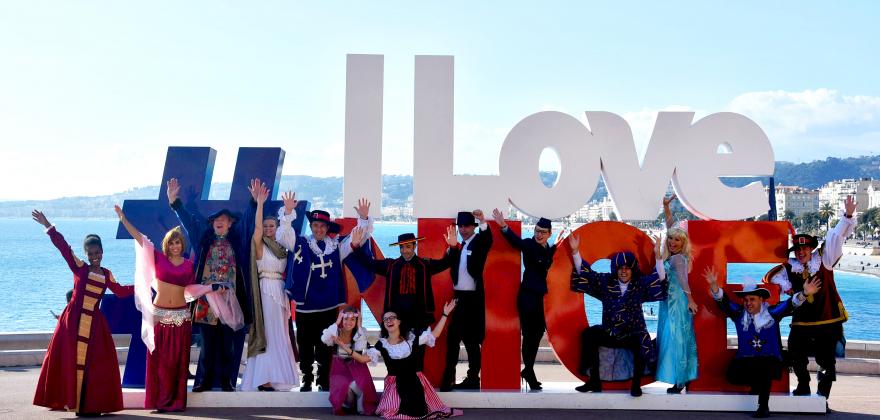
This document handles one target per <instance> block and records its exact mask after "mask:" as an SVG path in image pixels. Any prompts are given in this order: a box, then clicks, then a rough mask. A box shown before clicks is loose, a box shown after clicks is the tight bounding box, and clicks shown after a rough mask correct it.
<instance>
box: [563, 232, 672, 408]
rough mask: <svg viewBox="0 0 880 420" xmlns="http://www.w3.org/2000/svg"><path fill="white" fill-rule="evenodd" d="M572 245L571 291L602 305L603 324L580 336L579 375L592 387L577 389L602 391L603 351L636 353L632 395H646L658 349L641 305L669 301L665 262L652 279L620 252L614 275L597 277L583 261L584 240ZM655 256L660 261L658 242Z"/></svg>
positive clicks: (629, 255)
mask: <svg viewBox="0 0 880 420" xmlns="http://www.w3.org/2000/svg"><path fill="white" fill-rule="evenodd" d="M569 244H570V245H571V249H572V258H573V259H574V267H575V269H574V271H573V273H572V275H571V290H573V291H575V292H581V293H586V294H588V295H590V296H592V297H594V298H596V299H598V300H599V301H601V302H602V324H600V325H593V326H591V327H589V328H587V329H585V330H584V332H583V333H582V335H581V366H580V373H581V374H582V375H589V376H590V379H589V381H588V382H587V383H585V384H583V385H581V386H578V387H576V388H575V389H576V390H578V391H580V392H602V381H601V379H600V378H599V347H600V346H601V347H612V348H624V349H627V350H630V351H632V355H633V376H632V385H631V386H630V395H632V396H634V397H638V396H641V395H642V387H641V380H642V374H643V373H644V371H645V365H646V364H647V362H648V361H649V360H651V358H652V356H653V354H654V344H653V342H652V341H651V336H650V335H649V334H648V328H647V326H646V325H645V316H644V313H643V312H642V304H643V303H645V302H656V301H660V300H663V299H666V295H667V287H668V283H667V281H666V274H665V270H664V268H663V261H662V260H659V259H658V260H657V261H656V264H655V270H654V271H653V272H652V273H651V274H648V275H642V274H641V272H640V271H639V263H638V261H637V260H636V256H635V254H633V253H632V252H618V253H616V254H614V255H613V256H612V257H611V273H597V272H595V271H593V270H591V269H590V265H589V264H587V263H586V262H584V261H583V259H582V258H581V255H580V252H579V251H578V247H579V246H580V239H579V238H578V237H577V236H575V235H571V236H570V237H569ZM654 255H655V256H657V257H658V258H659V256H660V241H659V240H656V241H655V245H654Z"/></svg>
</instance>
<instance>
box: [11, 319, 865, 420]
mask: <svg viewBox="0 0 880 420" xmlns="http://www.w3.org/2000/svg"><path fill="white" fill-rule="evenodd" d="M371 335H375V332H373V333H372V334H371ZM50 336H51V334H50V333H17V334H10V333H6V334H0V419H7V418H8V419H31V418H33V419H40V418H47V419H51V418H73V417H74V415H73V414H72V413H65V412H52V411H48V410H45V409H43V408H41V407H34V406H33V405H31V400H32V398H33V391H34V389H35V386H36V382H37V378H38V376H39V366H38V364H39V363H40V361H41V358H42V355H43V354H44V353H45V345H46V343H48V340H49V338H50ZM114 339H115V341H116V344H117V353H118V355H119V359H120V361H124V360H125V357H126V352H127V345H128V341H129V338H128V337H127V336H124V335H115V336H114ZM735 343H736V342H735V340H729V342H728V345H729V347H730V346H731V345H735ZM192 355H193V360H196V358H197V356H198V349H197V348H195V347H193V349H192ZM462 356H464V354H462ZM847 356H848V357H847V358H846V359H839V360H838V367H839V369H840V371H841V372H842V374H840V375H839V380H838V382H837V383H836V384H835V386H834V389H833V391H832V398H831V401H830V407H831V409H832V410H834V412H833V413H831V414H830V415H828V416H827V417H828V418H868V417H878V418H880V402H878V401H877V400H878V399H877V398H876V394H877V391H878V390H880V343H877V342H865V341H850V342H849V343H848V345H847ZM463 358H464V357H462V359H463ZM811 367H812V366H811ZM123 368H124V366H123V365H120V369H123ZM465 369H466V366H465V365H464V364H462V365H461V366H460V368H459V370H460V371H464V370H465ZM191 370H195V365H193V366H191ZM370 370H371V372H372V374H373V378H374V380H375V381H376V382H377V388H378V389H380V390H381V381H382V378H384V376H385V367H384V365H382V364H379V365H378V366H375V367H371V368H370ZM536 370H537V374H538V377H539V378H540V379H541V380H542V381H543V382H544V388H545V390H544V391H542V392H539V393H534V392H521V393H507V392H505V393H492V392H485V393H473V392H465V393H462V392H455V393H448V394H442V398H443V399H444V400H445V401H447V402H448V403H449V404H450V405H453V406H457V407H461V408H464V409H465V415H466V416H468V417H486V418H517V419H519V418H526V419H527V418H535V419H537V418H542V419H543V418H547V417H548V416H552V417H554V418H563V419H564V418H581V417H584V416H586V417H591V416H597V417H598V416H602V417H603V418H612V419H616V418H621V419H624V418H625V419H632V418H635V419H640V418H651V419H681V418H688V419H697V418H706V417H712V418H747V416H746V413H743V412H742V411H749V410H753V407H754V401H753V400H754V398H755V397H753V396H747V395H733V396H731V395H726V396H721V395H718V394H713V393H705V394H698V393H693V394H690V395H681V396H669V395H667V394H666V393H665V389H666V385H664V384H660V383H655V384H652V385H648V386H646V387H645V395H644V396H643V397H642V398H639V399H633V398H631V397H629V395H628V393H624V392H613V391H606V392H604V393H603V394H601V395H591V394H580V393H577V392H575V391H574V390H573V388H574V386H576V385H578V384H579V383H577V382H574V381H575V380H576V379H575V378H574V377H573V376H572V375H571V373H569V372H568V371H567V370H566V369H565V367H563V366H562V365H560V364H559V363H558V362H557V361H556V359H555V356H554V354H553V352H552V350H551V349H550V347H549V345H548V344H547V342H546V337H545V340H544V342H543V343H542V346H541V351H540V353H539V364H538V365H537V366H536ZM791 383H795V381H794V378H793V377H792V378H791ZM813 387H814V388H815V381H814V382H813ZM285 394H286V395H285ZM124 395H125V397H124V399H125V404H126V407H129V409H127V410H126V411H124V412H122V413H119V414H116V415H114V416H113V417H114V418H198V419H204V418H221V419H236V418H275V419H288V418H333V416H331V415H330V410H329V408H327V407H325V406H326V405H327V394H326V393H310V394H301V393H298V392H294V393H293V394H287V393H280V392H276V393H248V394H245V393H236V394H228V393H221V392H214V393H203V394H190V400H189V404H190V409H189V410H188V411H187V412H186V413H185V414H179V415H168V414H155V413H152V412H151V411H148V410H142V409H138V407H140V406H141V404H142V401H143V390H139V389H126V390H125V391H124ZM245 395H247V397H245ZM822 403H823V401H822V400H821V399H820V398H819V397H815V396H814V397H791V396H787V395H782V394H777V395H773V396H772V397H771V409H773V410H777V411H783V410H786V409H790V410H795V411H810V410H813V411H815V410H816V408H817V407H819V408H821V407H822ZM247 405H250V406H251V407H242V406H247ZM475 407H480V408H475ZM805 407H807V409H805ZM646 408H650V409H646ZM677 410H681V411H677ZM783 416H785V417H792V416H798V417H804V416H807V414H798V415H796V414H792V413H785V414H782V413H779V417H783ZM813 416H814V417H813V418H815V415H813Z"/></svg>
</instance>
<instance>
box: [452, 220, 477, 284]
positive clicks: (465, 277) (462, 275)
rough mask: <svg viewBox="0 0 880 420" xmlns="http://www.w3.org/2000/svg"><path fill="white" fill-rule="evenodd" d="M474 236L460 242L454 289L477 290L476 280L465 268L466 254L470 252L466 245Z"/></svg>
mask: <svg viewBox="0 0 880 420" xmlns="http://www.w3.org/2000/svg"><path fill="white" fill-rule="evenodd" d="M476 237H477V235H476V234H473V235H471V237H470V238H468V239H467V240H465V241H464V242H462V244H461V261H459V262H458V284H456V285H455V290H465V291H474V290H477V281H476V280H474V277H473V276H471V273H468V270H467V263H468V256H469V255H470V253H471V251H470V250H468V249H467V247H468V245H469V244H470V243H471V241H473V240H474V238H476Z"/></svg>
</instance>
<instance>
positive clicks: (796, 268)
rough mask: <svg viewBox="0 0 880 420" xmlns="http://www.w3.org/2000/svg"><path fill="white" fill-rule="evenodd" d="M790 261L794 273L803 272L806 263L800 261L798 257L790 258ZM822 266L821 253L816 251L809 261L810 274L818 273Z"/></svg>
mask: <svg viewBox="0 0 880 420" xmlns="http://www.w3.org/2000/svg"><path fill="white" fill-rule="evenodd" d="M788 263H789V264H790V265H791V271H792V272H793V273H803V272H804V265H803V264H801V262H800V261H798V259H797V258H789V259H788ZM821 267H822V256H820V255H819V253H818V252H814V253H813V255H812V256H811V257H810V262H809V263H807V269H808V270H809V271H808V273H809V274H816V273H817V272H818V271H819V268H821Z"/></svg>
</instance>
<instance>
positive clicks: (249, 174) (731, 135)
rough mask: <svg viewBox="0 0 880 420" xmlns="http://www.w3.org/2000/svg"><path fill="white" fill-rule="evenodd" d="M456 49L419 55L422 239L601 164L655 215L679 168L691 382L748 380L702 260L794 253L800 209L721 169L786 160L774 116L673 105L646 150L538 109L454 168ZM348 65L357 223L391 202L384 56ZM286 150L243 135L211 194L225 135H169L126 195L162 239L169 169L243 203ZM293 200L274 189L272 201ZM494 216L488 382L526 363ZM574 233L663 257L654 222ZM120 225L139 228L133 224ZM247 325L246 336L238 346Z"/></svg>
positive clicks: (523, 206) (571, 303) (568, 326)
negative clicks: (770, 217)
mask: <svg viewBox="0 0 880 420" xmlns="http://www.w3.org/2000/svg"><path fill="white" fill-rule="evenodd" d="M453 65H454V62H453V58H452V57H451V56H416V57H415V80H414V104H413V105H414V139H413V141H414V145H413V146H414V147H413V151H414V156H413V164H414V165H413V167H414V176H413V206H414V213H415V215H416V216H417V217H418V218H419V222H418V233H419V236H425V237H427V240H426V241H424V242H422V243H421V244H420V246H419V254H420V255H422V256H425V257H431V258H439V257H441V256H442V253H443V252H445V249H446V244H445V242H444V241H443V232H444V231H445V228H446V226H448V225H449V224H451V223H452V220H453V219H452V218H453V217H454V216H455V214H456V213H457V212H458V211H468V210H473V209H483V210H485V211H487V212H489V211H491V210H492V209H493V208H506V207H507V205H508V203H509V202H510V203H512V204H513V205H514V206H515V207H516V208H517V209H518V210H520V211H522V212H523V213H526V214H529V215H532V216H540V217H547V218H560V217H565V216H568V215H569V214H571V213H573V212H575V211H576V210H578V209H579V208H580V207H581V206H583V205H584V203H585V202H586V201H587V200H588V199H589V197H591V196H592V194H593V193H594V190H595V187H596V185H597V181H598V179H599V176H600V175H601V176H602V178H603V179H604V181H605V185H606V186H607V189H608V192H609V195H610V197H611V199H612V200H613V202H614V203H615V207H616V213H617V215H618V216H619V218H620V219H622V220H652V219H655V218H656V217H657V214H658V212H659V208H660V205H661V202H662V198H663V196H664V194H665V193H666V188H667V185H668V184H669V183H670V182H672V184H673V186H674V188H675V191H676V193H677V194H678V196H679V198H680V199H681V201H682V203H683V204H684V205H685V206H686V207H687V208H688V210H690V211H691V212H692V213H694V214H696V215H698V216H699V217H700V218H702V219H704V221H698V222H692V223H690V224H689V235H690V239H691V243H692V245H693V259H694V261H693V268H692V271H691V276H690V286H691V290H692V291H693V296H694V299H695V300H696V301H697V303H698V304H699V306H700V308H699V312H698V314H697V315H696V316H695V318H694V328H695V330H696V336H697V341H698V343H697V348H698V354H699V369H700V372H699V379H697V380H696V381H695V382H693V383H692V384H691V389H693V390H715V391H725V390H740V389H741V388H738V387H732V386H731V385H729V384H728V383H727V382H726V381H725V380H724V369H725V366H726V365H727V363H728V362H729V359H730V357H731V352H729V351H727V348H726V346H727V341H726V328H725V325H726V320H725V318H724V317H723V316H722V315H721V314H720V312H719V311H718V310H717V309H716V308H715V303H714V302H713V301H712V299H711V298H710V297H709V295H708V291H707V286H706V284H705V282H704V281H703V279H702V278H701V277H700V274H701V273H702V271H703V269H704V268H706V267H714V268H715V270H716V271H717V272H718V273H719V274H720V278H719V280H720V281H721V282H722V283H723V282H725V280H726V264H727V263H728V262H779V261H783V260H784V259H785V257H786V255H785V250H786V244H787V239H788V236H787V235H788V231H789V225H788V224H787V223H782V222H763V223H758V222H737V221H729V220H736V219H743V218H747V217H751V216H754V215H756V214H759V213H762V212H765V211H766V210H767V208H768V202H767V197H766V196H765V194H764V192H763V189H762V187H761V186H760V184H759V183H752V184H749V185H747V186H745V187H739V188H734V187H728V186H726V185H724V184H723V183H722V182H721V180H720V179H719V177H743V176H768V175H771V174H772V173H773V169H774V168H773V166H774V156H773V150H772V148H771V146H770V142H769V140H768V138H767V136H766V135H765V134H764V132H763V131H762V130H761V128H760V127H758V125H757V124H755V123H754V122H753V121H751V120H750V119H748V118H747V117H745V116H743V115H739V114H734V113H729V112H721V113H715V114H711V115H708V116H705V117H702V118H700V119H698V120H696V121H694V113H692V112H660V113H659V114H658V116H657V120H656V123H655V125H654V129H653V132H652V134H651V138H650V142H649V144H648V149H647V152H646V155H645V158H644V161H643V162H639V159H638V156H637V154H636V149H635V145H634V142H633V135H632V130H631V129H630V126H629V124H627V122H626V121H624V120H623V118H621V117H620V116H618V115H615V114H612V113H609V112H601V111H588V112H586V113H585V117H586V121H587V123H588V125H589V127H588V126H587V125H585V124H583V123H582V122H581V120H578V119H577V118H576V117H574V116H571V115H568V114H565V113H561V112H554V111H549V112H538V113H534V114H532V115H528V116H526V117H525V118H523V119H522V120H521V121H519V122H518V123H517V124H516V125H514V126H513V127H512V128H511V130H510V132H509V133H508V134H507V136H506V138H505V139H504V143H503V145H502V147H501V151H500V153H499V155H498V156H485V160H486V162H487V163H488V164H492V163H495V162H497V163H498V168H499V175H480V176H475V175H455V174H454V173H453V143H454V138H453V133H454V130H453V124H454V121H453V109H454V106H453V103H454V95H453V87H454V74H453V70H454V69H453ZM346 70H347V72H346V106H345V184H344V193H343V195H344V204H343V209H344V210H343V214H342V215H341V216H343V218H342V219H339V221H340V223H341V224H342V225H343V226H344V231H345V232H347V231H348V230H350V229H351V228H352V227H353V226H354V225H355V220H354V219H353V218H352V217H353V216H355V214H354V213H353V212H351V208H352V207H354V201H355V200H356V199H357V198H359V197H367V198H368V199H369V200H370V201H371V202H372V203H373V206H372V207H371V213H372V215H373V216H379V215H380V213H381V196H382V191H381V185H382V184H381V182H382V175H381V172H382V171H381V167H382V165H381V156H382V123H383V121H382V119H383V110H382V107H383V88H384V86H383V83H384V80H383V77H384V75H383V72H384V58H383V56H381V55H350V56H349V57H348V61H347V67H346ZM548 148H549V149H552V150H553V151H555V152H556V154H557V156H559V159H560V164H561V168H560V171H559V174H558V178H557V182H556V183H555V184H554V185H553V186H551V187H547V186H545V185H544V184H543V183H542V182H541V180H540V177H539V172H538V161H539V158H540V155H541V153H542V151H543V150H545V149H548ZM283 158H284V152H283V151H282V150H281V149H279V148H242V149H241V150H240V152H239V161H238V164H237V166H236V172H235V177H234V182H233V185H232V195H231V197H230V199H229V200H228V201H226V200H224V201H210V200H207V191H208V188H209V186H210V180H211V171H212V168H213V160H214V151H213V150H211V149H208V148H177V147H172V148H169V151H168V158H167V160H166V167H165V174H164V175H163V179H162V181H163V183H162V190H161V193H160V197H159V200H150V201H143V200H127V201H126V203H125V211H126V213H127V214H128V215H129V218H130V219H132V221H133V222H134V223H135V225H137V226H138V227H139V228H141V229H142V230H143V231H144V233H146V234H147V235H148V236H150V237H151V238H153V240H154V241H156V240H158V239H159V238H161V235H162V234H164V232H165V231H166V230H167V229H169V228H171V227H173V226H174V225H176V224H177V221H176V218H175V217H174V215H173V213H172V212H171V210H170V209H169V208H168V205H167V203H166V202H165V201H164V193H165V191H164V188H165V187H164V182H165V181H167V180H168V179H169V178H171V177H176V178H179V179H180V181H181V184H182V186H183V190H182V196H183V197H182V198H183V199H184V202H185V203H186V205H187V207H188V208H189V209H190V210H192V211H195V212H201V213H202V214H207V213H210V212H211V210H215V209H218V208H220V207H227V206H230V207H243V206H244V203H246V202H247V200H248V199H249V197H248V196H247V191H246V188H245V187H246V184H247V180H248V179H250V178H260V179H262V180H264V181H266V182H267V183H268V184H269V185H270V186H271V187H272V189H273V193H274V194H277V193H278V183H279V181H280V179H279V175H280V174H281V165H282V162H283ZM496 159H497V160H496ZM280 204H281V203H280V202H278V201H270V202H269V203H268V204H267V213H272V212H273V211H274V210H275V209H277V208H278V206H279V205H280ZM301 204H302V206H303V207H302V208H300V209H299V211H298V215H299V216H300V219H299V220H297V223H296V228H297V229H299V228H300V227H302V216H303V215H304V213H305V210H306V209H307V208H308V203H306V202H301ZM509 225H510V228H511V229H513V231H515V232H519V231H520V227H521V226H520V224H519V222H515V221H514V222H510V223H509ZM491 229H492V234H493V235H495V238H494V239H495V240H494V245H493V248H492V250H491V252H490V254H489V259H488V261H487V264H486V269H485V273H484V277H485V291H486V339H485V341H484V343H483V346H484V347H483V349H484V351H483V356H484V357H483V372H482V387H483V389H494V390H516V389H519V376H518V374H519V368H520V331H519V319H518V314H517V309H516V295H517V290H518V287H519V280H520V274H521V262H520V254H519V251H517V250H515V249H513V248H511V247H510V246H508V244H507V242H506V241H505V240H503V238H502V237H501V236H500V234H501V233H500V230H499V229H498V226H497V225H495V224H494V223H493V224H492V225H491ZM575 233H576V234H579V235H580V236H581V249H580V252H581V255H582V256H583V257H584V259H585V260H586V261H588V262H593V261H595V260H598V259H603V258H608V257H609V256H610V255H611V254H612V253H614V252H618V251H624V250H625V251H631V252H634V253H636V255H637V256H638V259H639V263H640V266H641V267H642V269H643V270H650V268H651V267H652V266H653V263H654V256H653V255H652V253H653V251H652V247H651V241H650V238H648V236H647V235H645V234H644V233H643V232H641V231H640V230H638V229H636V228H634V227H632V226H629V225H626V224H624V223H619V222H597V223H591V224H588V225H585V226H582V227H580V228H579V229H578V230H577V231H576V232H575ZM117 237H118V238H127V237H128V236H127V233H126V231H125V230H124V229H123V228H122V227H121V226H120V228H119V231H118V233H117ZM371 249H372V251H373V253H374V254H375V255H376V256H377V257H381V252H380V250H379V247H377V246H375V245H373V246H372V248H371ZM570 251H571V250H569V249H568V244H567V243H566V244H562V245H561V246H560V249H559V251H558V252H557V253H556V255H555V257H554V262H553V265H552V267H551V269H550V272H549V275H548V279H547V281H548V287H549V292H548V294H547V296H546V298H545V311H546V318H547V329H548V335H549V338H550V343H551V345H552V346H553V349H554V351H555V353H556V355H557V357H558V358H559V360H560V361H562V363H563V364H565V366H567V367H568V368H569V370H570V371H571V372H572V374H574V375H575V376H577V375H578V372H577V368H576V366H577V363H578V358H579V353H580V345H581V344H580V334H581V331H583V329H584V328H586V327H587V325H588V321H587V319H586V316H585V313H584V299H583V295H582V294H580V293H575V292H572V291H571V290H570V287H569V282H570V275H571V270H572V262H571V256H570V255H571V252H570ZM453 269H457V267H453ZM352 270H355V269H354V268H352ZM346 272H347V275H348V278H349V287H348V292H349V293H348V301H349V303H351V304H357V303H358V302H359V301H360V300H361V299H365V300H366V301H367V303H368V305H369V307H370V309H371V310H372V312H373V314H374V315H379V316H381V314H382V311H383V308H382V307H381V305H382V303H383V300H382V298H383V296H384V293H385V282H384V281H383V279H381V278H379V279H377V280H376V281H375V282H373V283H372V285H370V286H369V287H368V288H365V289H364V285H362V286H361V287H360V288H359V287H358V284H357V283H356V282H355V281H354V279H353V276H352V272H349V271H348V270H347V271H346ZM358 277H360V275H359V276H358ZM726 288H728V289H730V288H735V285H730V286H726ZM433 291H434V297H435V307H436V308H442V305H443V303H444V302H445V301H446V300H448V299H450V298H451V297H452V296H453V289H452V284H451V280H450V277H449V275H448V274H447V273H442V274H441V275H438V276H435V278H434V280H433ZM243 335H244V333H241V336H240V337H239V340H238V343H237V345H238V347H237V350H238V351H239V352H240V351H241V343H242V342H243V339H244V336H243ZM445 339H446V336H445V334H444V335H442V336H441V337H439V340H438V343H437V346H436V347H435V348H433V349H430V350H429V351H428V352H427V357H426V364H425V369H424V371H425V374H426V375H427V376H428V377H429V378H430V379H431V381H432V382H434V383H435V384H437V383H438V382H439V380H440V377H441V375H442V371H443V360H444V354H445V352H446V346H445ZM237 366H238V364H237V363H236V368H237ZM581 379H583V378H581ZM645 380H646V381H647V380H649V378H645ZM613 386H624V387H625V386H627V385H626V384H616V385H613ZM613 386H612V387H613ZM786 386H787V377H785V378H783V380H782V381H780V382H778V383H775V384H774V387H775V388H774V389H779V390H782V389H785V387H786Z"/></svg>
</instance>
